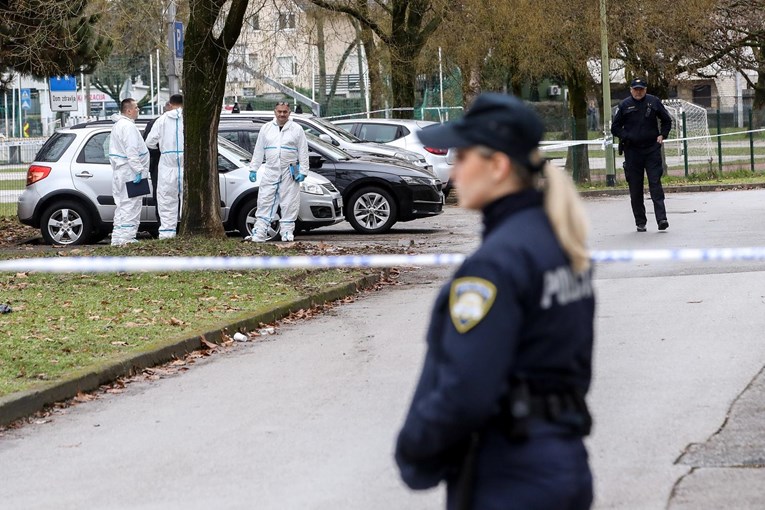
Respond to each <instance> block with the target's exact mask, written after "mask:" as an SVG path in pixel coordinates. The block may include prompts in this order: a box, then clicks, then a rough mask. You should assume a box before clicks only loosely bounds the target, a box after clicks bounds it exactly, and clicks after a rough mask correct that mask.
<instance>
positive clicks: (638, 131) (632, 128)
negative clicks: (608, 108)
mask: <svg viewBox="0 0 765 510" xmlns="http://www.w3.org/2000/svg"><path fill="white" fill-rule="evenodd" d="M647 91H648V89H647V85H646V82H645V80H644V79H642V78H635V79H634V80H632V82H631V83H630V97H628V98H627V99H625V100H624V101H622V102H621V103H620V104H619V107H618V108H617V110H616V115H615V116H614V122H613V124H611V133H612V134H613V135H614V136H616V137H618V138H619V148H620V152H621V151H623V152H624V175H625V177H626V179H627V185H628V186H629V189H630V203H631V205H632V214H633V216H634V217H635V225H636V226H637V231H638V232H645V231H646V224H647V219H646V215H645V203H644V201H643V182H644V178H643V172H645V174H646V175H648V191H649V192H650V194H651V200H652V201H653V211H654V214H655V216H656V224H657V225H658V227H659V230H667V229H668V228H669V221H668V220H667V209H666V208H665V206H664V189H663V188H662V186H661V175H662V173H663V172H664V167H663V165H662V157H661V146H662V144H663V143H664V140H665V139H666V138H667V136H669V132H670V130H671V129H672V117H670V115H669V113H668V112H667V109H666V108H664V105H663V104H662V103H661V99H659V98H658V97H656V96H652V95H650V94H648V93H647Z"/></svg>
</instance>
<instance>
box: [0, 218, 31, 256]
mask: <svg viewBox="0 0 765 510" xmlns="http://www.w3.org/2000/svg"><path fill="white" fill-rule="evenodd" d="M39 235H40V231H39V230H38V229H35V228H32V227H28V226H26V225H22V224H21V223H19V220H18V219H17V218H15V217H12V216H2V217H0V248H7V247H12V246H18V245H19V244H20V243H23V242H25V241H28V240H29V239H31V238H33V237H39Z"/></svg>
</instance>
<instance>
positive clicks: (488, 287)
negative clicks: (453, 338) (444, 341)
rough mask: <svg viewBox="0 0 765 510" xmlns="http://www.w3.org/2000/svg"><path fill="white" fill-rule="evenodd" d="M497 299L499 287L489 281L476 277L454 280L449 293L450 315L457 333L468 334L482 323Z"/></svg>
mask: <svg viewBox="0 0 765 510" xmlns="http://www.w3.org/2000/svg"><path fill="white" fill-rule="evenodd" d="M495 297H497V287H495V286H494V284H493V283H491V282H490V281H488V280H484V279H483V278H475V277H467V278H457V279H456V280H454V281H453V282H452V288H451V291H450V292H449V314H450V315H451V317H452V323H454V327H455V328H457V331H459V332H460V333H466V332H468V331H470V330H471V329H472V328H473V327H474V326H475V325H476V324H478V323H479V322H481V320H482V319H483V318H484V317H486V314H487V313H489V310H490V309H491V305H493V304H494V298H495Z"/></svg>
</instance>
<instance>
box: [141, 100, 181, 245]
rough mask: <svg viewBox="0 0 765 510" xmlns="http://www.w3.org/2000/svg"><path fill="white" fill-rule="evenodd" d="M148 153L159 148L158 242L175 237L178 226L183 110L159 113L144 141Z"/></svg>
mask: <svg viewBox="0 0 765 510" xmlns="http://www.w3.org/2000/svg"><path fill="white" fill-rule="evenodd" d="M146 145H147V146H148V147H149V148H150V149H156V148H157V147H159V151H160V156H159V171H158V178H157V210H158V211H159V221H160V226H159V238H160V239H168V238H171V237H175V233H176V228H177V226H178V204H179V203H180V197H181V196H182V193H181V186H182V185H183V109H182V108H176V109H174V110H170V111H167V112H165V113H163V114H162V115H161V116H160V117H159V118H158V119H157V121H156V122H155V123H154V125H153V126H152V128H151V131H150V132H149V136H147V137H146Z"/></svg>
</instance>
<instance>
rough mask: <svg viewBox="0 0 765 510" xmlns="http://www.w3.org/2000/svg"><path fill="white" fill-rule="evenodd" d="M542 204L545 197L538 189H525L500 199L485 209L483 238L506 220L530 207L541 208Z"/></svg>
mask: <svg viewBox="0 0 765 510" xmlns="http://www.w3.org/2000/svg"><path fill="white" fill-rule="evenodd" d="M542 202H543V195H542V193H541V192H540V191H538V190H536V189H525V190H522V191H518V192H516V193H512V194H510V195H505V196H504V197H502V198H498V199H497V200H495V201H494V202H492V203H490V204H489V205H487V206H486V207H484V208H483V226H484V231H483V237H484V238H485V237H486V236H487V235H488V234H489V233H490V232H491V231H492V230H494V229H495V228H496V227H497V226H498V225H499V224H500V223H502V221H504V220H505V219H506V218H508V217H510V216H512V215H513V214H515V213H517V212H519V211H522V210H523V209H528V208H529V207H541V206H542Z"/></svg>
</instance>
